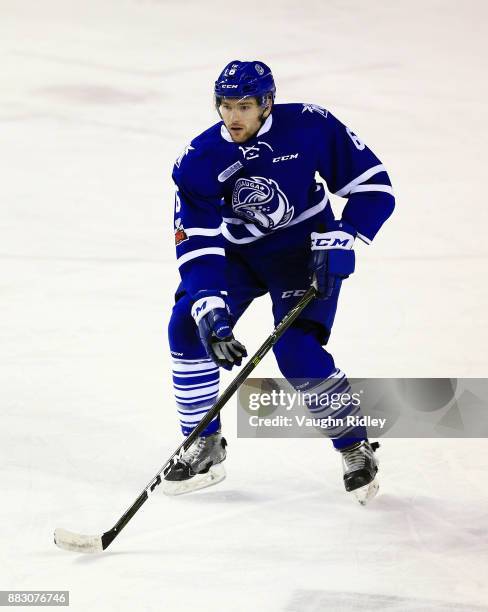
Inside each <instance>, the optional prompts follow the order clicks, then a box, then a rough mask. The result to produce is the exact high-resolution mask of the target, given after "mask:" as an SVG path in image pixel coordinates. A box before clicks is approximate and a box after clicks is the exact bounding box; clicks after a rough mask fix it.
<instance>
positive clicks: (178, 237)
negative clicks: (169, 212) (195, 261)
mask: <svg viewBox="0 0 488 612" xmlns="http://www.w3.org/2000/svg"><path fill="white" fill-rule="evenodd" d="M185 240H188V235H187V233H186V232H185V228H184V227H183V223H182V222H181V219H176V220H175V245H176V246H178V245H179V244H181V243H182V242H185Z"/></svg>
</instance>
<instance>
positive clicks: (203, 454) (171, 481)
mask: <svg viewBox="0 0 488 612" xmlns="http://www.w3.org/2000/svg"><path fill="white" fill-rule="evenodd" d="M226 446H227V442H226V440H225V438H224V437H223V436H222V434H221V433H220V431H217V432H216V433H214V434H212V435H210V436H205V437H200V438H197V439H196V440H195V442H193V444H192V445H191V446H190V448H189V449H188V450H187V451H186V452H185V453H184V454H183V455H181V456H180V457H178V459H177V460H176V461H175V463H174V465H172V466H171V469H170V470H169V472H168V473H167V474H166V476H165V477H164V480H163V492H164V493H165V494H166V495H182V494H183V493H190V492H192V491H197V490H198V489H204V488H205V487H210V486H212V485H215V484H217V483H218V482H221V481H222V480H224V478H225V469H224V466H223V465H222V462H223V461H224V460H225V457H226V451H225V447H226Z"/></svg>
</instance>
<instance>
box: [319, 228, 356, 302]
mask: <svg viewBox="0 0 488 612" xmlns="http://www.w3.org/2000/svg"><path fill="white" fill-rule="evenodd" d="M355 237H356V231H355V230H354V229H353V228H352V227H351V226H350V225H348V224H347V223H345V222H344V221H334V222H333V223H329V224H328V231H326V232H312V235H311V238H312V258H311V261H310V272H311V275H312V282H314V281H315V282H316V285H317V297H318V298H319V299H325V300H326V299H327V298H330V296H331V295H332V292H333V291H334V289H335V288H336V287H337V286H338V285H339V284H340V283H341V281H342V279H344V278H347V277H348V276H349V275H350V274H352V273H353V272H354V263H355V257H354V251H353V250H352V247H353V244H354V238H355Z"/></svg>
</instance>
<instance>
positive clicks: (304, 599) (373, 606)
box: [284, 590, 488, 612]
mask: <svg viewBox="0 0 488 612" xmlns="http://www.w3.org/2000/svg"><path fill="white" fill-rule="evenodd" d="M321 610H334V611H335V612H354V611H356V610H357V611H358V612H359V611H361V612H373V611H375V612H376V611H377V610H385V611H386V612H419V610H422V612H488V607H485V606H473V605H471V604H461V603H451V602H449V601H440V600H432V599H417V598H410V597H408V598H407V597H395V596H392V595H375V594H369V593H354V592H349V593H338V592H335V593H334V592H328V591H318V590H313V591H312V590H310V591H309V590H298V591H295V592H294V593H293V595H292V598H291V601H290V602H289V603H288V604H287V606H286V607H285V608H284V612H319V611H321Z"/></svg>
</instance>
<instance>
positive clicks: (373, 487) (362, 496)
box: [352, 478, 380, 506]
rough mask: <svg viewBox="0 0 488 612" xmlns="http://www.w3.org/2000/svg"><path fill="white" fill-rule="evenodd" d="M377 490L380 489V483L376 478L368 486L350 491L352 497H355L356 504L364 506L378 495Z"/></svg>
mask: <svg viewBox="0 0 488 612" xmlns="http://www.w3.org/2000/svg"><path fill="white" fill-rule="evenodd" d="M379 488H380V483H379V482H378V478H375V479H374V480H372V481H371V482H370V483H369V484H367V485H364V487H359V489H356V490H355V491H352V493H354V496H355V497H356V499H357V500H358V502H359V503H360V504H361V506H365V505H366V504H368V503H369V502H370V501H371V500H372V499H373V498H374V497H376V494H377V493H378V490H379Z"/></svg>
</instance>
